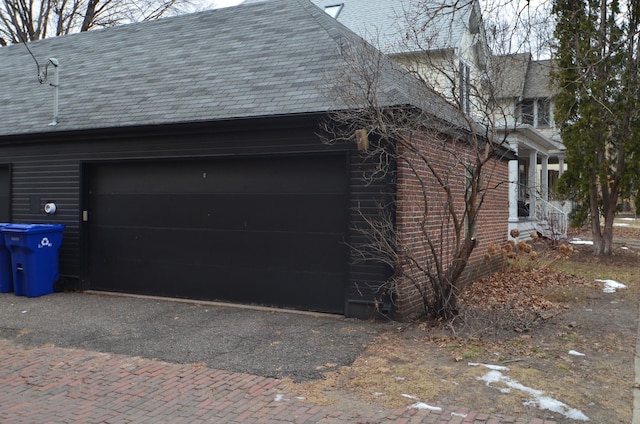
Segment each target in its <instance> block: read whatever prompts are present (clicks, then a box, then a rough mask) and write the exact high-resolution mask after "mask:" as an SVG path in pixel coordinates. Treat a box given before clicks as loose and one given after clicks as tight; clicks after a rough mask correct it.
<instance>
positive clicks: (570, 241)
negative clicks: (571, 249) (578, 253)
mask: <svg viewBox="0 0 640 424" xmlns="http://www.w3.org/2000/svg"><path fill="white" fill-rule="evenodd" d="M569 243H571V244H588V245H590V246H592V245H593V241H591V240H582V239H579V238H572V239H571V240H569Z"/></svg>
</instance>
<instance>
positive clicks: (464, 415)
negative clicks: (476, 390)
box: [451, 412, 467, 418]
mask: <svg viewBox="0 0 640 424" xmlns="http://www.w3.org/2000/svg"><path fill="white" fill-rule="evenodd" d="M451 416H452V417H462V418H467V414H462V413H460V412H452V413H451Z"/></svg>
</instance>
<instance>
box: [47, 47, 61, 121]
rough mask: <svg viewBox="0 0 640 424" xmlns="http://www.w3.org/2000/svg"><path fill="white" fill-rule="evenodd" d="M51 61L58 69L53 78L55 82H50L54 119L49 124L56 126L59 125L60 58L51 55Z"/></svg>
mask: <svg viewBox="0 0 640 424" xmlns="http://www.w3.org/2000/svg"><path fill="white" fill-rule="evenodd" d="M49 62H50V63H51V64H52V65H53V67H54V68H55V71H56V75H55V76H54V78H53V84H52V83H49V85H50V86H51V87H53V121H51V123H50V124H49V125H50V126H56V125H58V88H59V86H60V69H59V68H58V66H59V63H58V59H56V58H54V57H50V58H49Z"/></svg>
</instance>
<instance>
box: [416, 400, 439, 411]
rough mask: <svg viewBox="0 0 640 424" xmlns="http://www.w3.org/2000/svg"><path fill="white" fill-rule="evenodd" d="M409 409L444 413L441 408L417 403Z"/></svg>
mask: <svg viewBox="0 0 640 424" xmlns="http://www.w3.org/2000/svg"><path fill="white" fill-rule="evenodd" d="M409 409H428V410H429V411H442V408H440V407H439V406H431V405H427V404H426V403H424V402H416V403H414V404H413V405H411V406H410V407H409Z"/></svg>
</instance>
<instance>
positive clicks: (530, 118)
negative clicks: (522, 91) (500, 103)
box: [520, 98, 551, 128]
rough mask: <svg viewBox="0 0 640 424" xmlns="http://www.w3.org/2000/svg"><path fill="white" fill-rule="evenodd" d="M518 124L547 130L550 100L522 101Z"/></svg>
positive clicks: (549, 121) (549, 118)
mask: <svg viewBox="0 0 640 424" xmlns="http://www.w3.org/2000/svg"><path fill="white" fill-rule="evenodd" d="M520 123H522V124H526V125H531V126H533V127H535V128H547V127H549V126H550V125H551V100H549V99H542V98H541V99H524V100H523V101H522V102H521V103H520Z"/></svg>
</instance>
